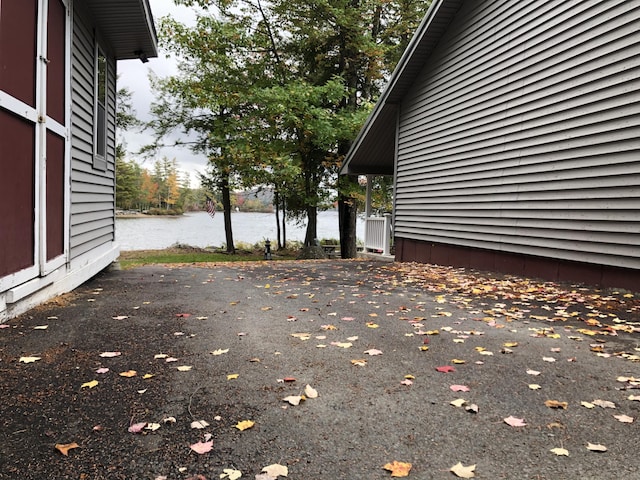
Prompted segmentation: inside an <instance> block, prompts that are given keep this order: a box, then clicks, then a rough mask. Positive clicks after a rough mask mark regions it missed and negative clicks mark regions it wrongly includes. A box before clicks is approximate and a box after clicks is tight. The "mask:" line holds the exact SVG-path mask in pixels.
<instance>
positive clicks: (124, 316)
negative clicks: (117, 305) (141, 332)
mask: <svg viewBox="0 0 640 480" xmlns="http://www.w3.org/2000/svg"><path fill="white" fill-rule="evenodd" d="M111 318H113V319H114V320H126V319H127V318H129V317H128V316H127V315H118V316H117V317H111Z"/></svg>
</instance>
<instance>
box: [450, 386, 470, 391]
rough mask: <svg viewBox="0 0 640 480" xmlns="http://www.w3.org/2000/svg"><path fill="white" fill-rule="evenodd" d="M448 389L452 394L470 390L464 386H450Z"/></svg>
mask: <svg viewBox="0 0 640 480" xmlns="http://www.w3.org/2000/svg"><path fill="white" fill-rule="evenodd" d="M449 388H450V389H451V390H453V391H454V392H468V391H470V390H471V389H470V388H469V387H467V386H466V385H451V386H450V387H449Z"/></svg>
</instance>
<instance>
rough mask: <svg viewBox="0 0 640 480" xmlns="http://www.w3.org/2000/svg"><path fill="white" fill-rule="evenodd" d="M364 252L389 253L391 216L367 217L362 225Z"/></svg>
mask: <svg viewBox="0 0 640 480" xmlns="http://www.w3.org/2000/svg"><path fill="white" fill-rule="evenodd" d="M364 248H365V251H367V252H368V251H375V252H378V253H379V252H382V254H383V255H389V254H390V253H391V215H390V214H386V215H385V216H383V217H367V218H365V223H364Z"/></svg>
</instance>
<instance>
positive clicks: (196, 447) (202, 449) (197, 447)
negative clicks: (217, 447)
mask: <svg viewBox="0 0 640 480" xmlns="http://www.w3.org/2000/svg"><path fill="white" fill-rule="evenodd" d="M189 447H190V448H191V450H193V451H194V452H196V453H199V454H200V455H202V454H205V453H207V452H210V451H211V449H212V448H213V440H210V441H208V442H198V443H194V444H193V445H189Z"/></svg>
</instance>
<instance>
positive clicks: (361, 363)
mask: <svg viewBox="0 0 640 480" xmlns="http://www.w3.org/2000/svg"><path fill="white" fill-rule="evenodd" d="M351 363H352V364H353V365H355V366H356V367H364V366H365V365H366V364H367V361H366V360H364V359H362V360H351Z"/></svg>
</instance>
